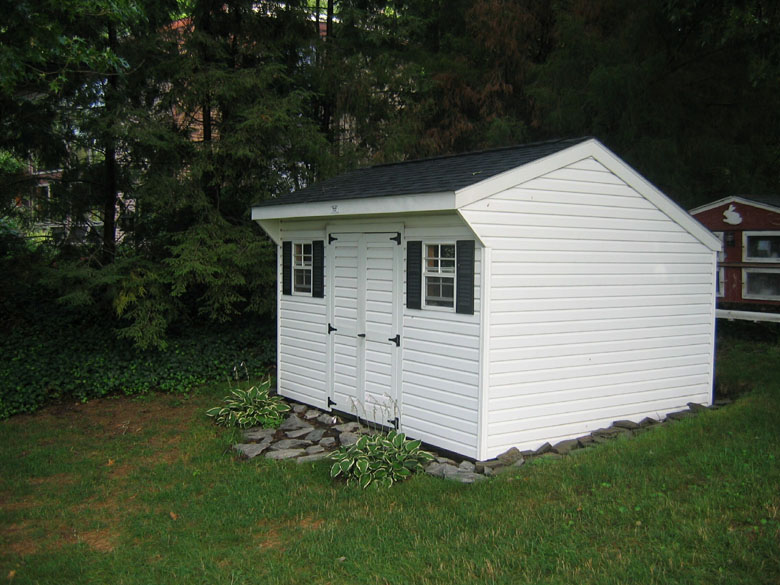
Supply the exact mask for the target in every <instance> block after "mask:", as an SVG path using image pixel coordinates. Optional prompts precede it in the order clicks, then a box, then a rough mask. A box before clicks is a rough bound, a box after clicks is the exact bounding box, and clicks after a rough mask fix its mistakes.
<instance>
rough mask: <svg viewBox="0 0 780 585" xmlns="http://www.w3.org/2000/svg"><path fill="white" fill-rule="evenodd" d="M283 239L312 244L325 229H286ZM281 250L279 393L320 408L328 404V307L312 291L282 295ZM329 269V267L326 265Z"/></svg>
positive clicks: (322, 237)
mask: <svg viewBox="0 0 780 585" xmlns="http://www.w3.org/2000/svg"><path fill="white" fill-rule="evenodd" d="M282 234H283V238H284V239H286V240H293V241H295V242H298V243H300V242H303V241H305V242H307V243H309V244H310V243H311V241H313V240H322V239H324V237H325V236H324V232H323V231H322V230H311V229H309V230H300V229H293V230H283V231H282ZM281 256H282V254H281V248H280V249H279V268H278V270H279V273H278V274H279V278H278V281H279V290H278V295H279V297H278V302H279V315H278V323H277V336H278V338H277V376H278V380H277V388H278V390H279V394H281V395H282V396H286V397H287V398H292V399H293V400H298V401H300V402H304V403H306V404H311V405H314V406H317V407H320V408H325V407H326V405H327V396H328V389H327V386H326V378H327V376H326V372H327V353H328V352H327V349H328V345H327V343H328V336H327V317H326V315H327V307H326V304H325V299H323V298H314V297H312V296H311V294H310V293H309V294H296V295H283V294H282V289H281V283H282V263H281ZM325 270H326V271H327V270H328V268H327V266H326V267H325Z"/></svg>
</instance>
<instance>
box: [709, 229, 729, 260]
mask: <svg viewBox="0 0 780 585" xmlns="http://www.w3.org/2000/svg"><path fill="white" fill-rule="evenodd" d="M712 233H713V234H715V235H716V236H717V237H718V239H719V240H720V250H719V251H718V262H725V261H726V240H725V237H724V233H723V232H712Z"/></svg>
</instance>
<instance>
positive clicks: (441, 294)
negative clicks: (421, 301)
mask: <svg viewBox="0 0 780 585" xmlns="http://www.w3.org/2000/svg"><path fill="white" fill-rule="evenodd" d="M423 254H424V257H423V279H424V282H425V306H426V307H447V308H454V307H455V244H425V246H424V252H423Z"/></svg>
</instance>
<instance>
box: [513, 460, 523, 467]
mask: <svg viewBox="0 0 780 585" xmlns="http://www.w3.org/2000/svg"><path fill="white" fill-rule="evenodd" d="M523 465H525V459H518V460H517V461H515V462H514V463H512V467H522V466H523Z"/></svg>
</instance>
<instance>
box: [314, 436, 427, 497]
mask: <svg viewBox="0 0 780 585" xmlns="http://www.w3.org/2000/svg"><path fill="white" fill-rule="evenodd" d="M420 443H421V442H420V441H411V440H409V439H407V438H406V435H404V434H403V433H399V432H398V431H390V432H389V433H387V435H383V434H376V435H363V436H361V437H360V438H359V439H358V440H357V443H355V444H354V445H351V446H349V447H341V448H340V449H339V450H338V451H334V452H333V453H331V454H330V456H329V457H330V458H331V459H333V460H334V463H333V465H332V466H331V468H330V476H331V477H339V476H341V477H344V478H346V480H347V484H353V483H357V484H358V485H359V486H360V487H362V488H367V487H368V486H369V485H371V484H374V485H379V486H386V487H390V486H391V485H393V483H394V482H397V481H401V480H404V479H406V478H407V477H409V476H410V475H412V474H413V473H416V472H418V471H423V466H424V465H425V464H426V463H429V462H430V461H433V455H431V454H430V453H428V452H427V451H423V450H422V449H420Z"/></svg>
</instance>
